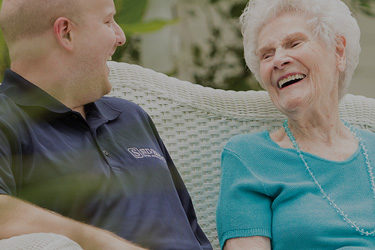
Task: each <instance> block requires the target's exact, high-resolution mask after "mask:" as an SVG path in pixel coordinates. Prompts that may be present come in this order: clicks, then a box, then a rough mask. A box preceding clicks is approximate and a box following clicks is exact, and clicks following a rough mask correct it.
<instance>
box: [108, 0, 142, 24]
mask: <svg viewBox="0 0 375 250" xmlns="http://www.w3.org/2000/svg"><path fill="white" fill-rule="evenodd" d="M115 6H116V9H117V15H116V18H115V19H116V21H117V22H118V23H122V24H131V23H139V22H141V20H142V18H143V16H144V14H145V12H146V9H147V6H148V0H136V1H135V0H121V1H115Z"/></svg>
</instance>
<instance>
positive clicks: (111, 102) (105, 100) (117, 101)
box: [95, 96, 146, 114]
mask: <svg viewBox="0 0 375 250" xmlns="http://www.w3.org/2000/svg"><path fill="white" fill-rule="evenodd" d="M95 103H96V105H98V106H105V107H109V108H111V109H113V110H117V111H120V112H130V113H139V114H146V112H145V111H144V110H143V109H142V108H141V107H140V106H139V105H138V104H135V103H134V102H131V101H128V100H125V99H122V98H117V97H108V96H104V97H102V98H100V99H99V100H98V101H96V102H95Z"/></svg>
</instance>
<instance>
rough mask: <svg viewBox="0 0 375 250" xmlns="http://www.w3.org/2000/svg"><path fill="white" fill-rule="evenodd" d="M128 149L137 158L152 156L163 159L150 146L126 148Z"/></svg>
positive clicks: (163, 159)
mask: <svg viewBox="0 0 375 250" xmlns="http://www.w3.org/2000/svg"><path fill="white" fill-rule="evenodd" d="M128 151H129V153H130V154H131V155H132V156H134V158H137V159H142V158H149V157H153V158H158V159H159V160H162V161H165V158H164V157H163V156H162V155H160V154H159V153H158V152H156V151H155V150H154V149H152V148H128Z"/></svg>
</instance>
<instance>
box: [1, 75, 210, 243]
mask: <svg viewBox="0 0 375 250" xmlns="http://www.w3.org/2000/svg"><path fill="white" fill-rule="evenodd" d="M84 108H85V112H86V120H85V119H83V118H82V116H81V115H80V114H79V113H78V112H75V111H72V110H71V109H69V108H68V107H66V106H64V105H63V104H62V103H60V102H59V101H57V100H56V99H54V98H53V97H52V96H50V95H48V94H47V93H46V92H44V91H43V90H41V89H40V88H38V87H37V86H35V85H34V84H32V83H30V82H29V81H27V80H25V79H24V78H22V77H21V76H20V75H18V74H16V73H15V72H13V71H11V70H7V71H6V72H5V77H4V81H3V84H2V85H1V86H0V194H7V195H12V196H16V197H19V198H22V199H24V200H28V201H30V202H32V203H34V204H36V205H38V206H41V207H44V208H47V209H50V210H52V211H55V212H58V213H60V214H62V215H64V216H67V217H70V218H73V219H76V220H79V221H82V222H85V223H88V224H91V225H94V226H97V227H100V228H103V229H107V230H109V231H112V232H115V233H116V234H118V235H119V236H121V237H123V238H125V239H128V240H130V241H133V242H135V243H138V244H140V245H142V246H144V247H148V248H151V249H163V250H166V249H189V250H190V249H212V248H211V246H210V243H209V241H208V240H207V238H206V236H205V235H204V233H203V231H202V230H201V228H200V227H199V225H198V223H197V219H196V215H195V212H194V208H193V205H192V201H191V199H190V196H189V194H188V192H187V190H186V188H185V186H184V184H183V181H182V179H181V177H180V176H179V174H178V172H177V170H176V168H175V166H174V164H173V162H172V160H171V157H170V156H169V154H168V152H167V150H166V148H165V146H164V144H163V142H162V140H161V139H160V137H159V135H158V133H157V131H156V129H155V126H154V124H153V122H152V121H151V119H150V117H149V116H148V115H147V114H146V113H145V111H143V110H142V109H141V108H140V107H139V106H137V105H136V104H134V103H131V102H129V101H126V100H122V99H118V98H111V97H103V98H101V99H100V100H98V101H96V102H94V103H90V104H87V105H85V107H84Z"/></svg>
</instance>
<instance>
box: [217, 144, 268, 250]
mask: <svg viewBox="0 0 375 250" xmlns="http://www.w3.org/2000/svg"><path fill="white" fill-rule="evenodd" d="M248 165H249V163H248V162H245V161H244V160H243V159H241V158H240V156H239V155H237V154H236V153H235V152H233V151H231V150H229V149H227V148H224V150H223V153H222V158H221V168H222V178H221V186H220V194H219V201H218V207H217V213H216V217H217V218H216V219H217V230H218V236H219V241H220V246H221V248H223V247H224V244H225V242H226V240H228V239H231V238H239V237H250V236H265V237H269V238H271V221H272V211H271V203H272V200H271V197H269V196H268V195H267V193H266V191H265V188H264V184H263V182H262V181H261V179H260V178H259V177H258V176H257V174H256V173H255V171H254V169H255V168H252V167H254V166H248Z"/></svg>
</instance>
